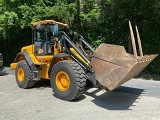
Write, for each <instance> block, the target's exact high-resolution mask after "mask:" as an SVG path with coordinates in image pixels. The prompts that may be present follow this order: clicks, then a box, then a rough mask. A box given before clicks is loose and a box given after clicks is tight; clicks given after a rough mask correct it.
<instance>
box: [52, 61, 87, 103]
mask: <svg viewBox="0 0 160 120" xmlns="http://www.w3.org/2000/svg"><path fill="white" fill-rule="evenodd" d="M59 72H65V73H66V74H67V75H68V77H69V81H70V85H69V87H68V89H67V90H65V91H62V90H60V89H59V88H58V86H57V84H56V81H57V79H56V76H57V75H58V73H59ZM50 83H51V86H52V89H53V92H54V96H55V97H57V98H59V99H62V100H67V101H72V100H75V99H76V98H78V97H80V96H81V95H82V94H83V92H84V91H85V86H86V77H85V73H84V70H83V69H82V68H81V66H80V65H79V64H78V63H76V62H74V61H71V60H64V61H60V62H58V63H57V64H56V65H55V66H54V67H53V68H52V71H51V75H50Z"/></svg>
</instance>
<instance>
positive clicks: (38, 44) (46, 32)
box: [32, 20, 68, 56]
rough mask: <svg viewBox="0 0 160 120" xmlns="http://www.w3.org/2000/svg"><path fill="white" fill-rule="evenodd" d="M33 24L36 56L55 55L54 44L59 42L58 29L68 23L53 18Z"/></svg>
mask: <svg viewBox="0 0 160 120" xmlns="http://www.w3.org/2000/svg"><path fill="white" fill-rule="evenodd" d="M32 25H33V37H32V39H33V40H32V41H33V44H34V54H35V55H36V56H44V55H54V45H55V44H56V43H57V42H58V29H60V28H61V27H67V26H68V25H67V24H63V23H59V22H56V21H53V20H43V21H39V22H36V23H33V24H32Z"/></svg>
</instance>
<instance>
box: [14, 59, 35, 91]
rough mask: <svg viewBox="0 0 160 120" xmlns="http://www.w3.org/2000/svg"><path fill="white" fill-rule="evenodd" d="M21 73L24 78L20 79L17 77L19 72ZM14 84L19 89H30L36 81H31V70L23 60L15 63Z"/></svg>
mask: <svg viewBox="0 0 160 120" xmlns="http://www.w3.org/2000/svg"><path fill="white" fill-rule="evenodd" d="M20 70H21V71H23V74H24V77H23V78H22V79H20V78H19V77H18V74H19V72H20ZM15 76H16V82H17V84H18V87H20V88H24V89H26V88H31V87H33V86H34V85H35V83H36V81H34V80H33V75H32V73H31V69H30V67H29V65H28V64H27V62H26V61H25V60H21V61H19V62H18V63H17V66H16V70H15Z"/></svg>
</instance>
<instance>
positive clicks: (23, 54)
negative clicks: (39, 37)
mask: <svg viewBox="0 0 160 120" xmlns="http://www.w3.org/2000/svg"><path fill="white" fill-rule="evenodd" d="M20 60H26V62H27V63H28V65H29V67H30V68H31V72H32V74H33V80H40V72H39V71H38V70H37V68H36V67H35V65H34V63H33V61H32V59H31V57H30V56H29V54H28V52H26V51H24V52H20V53H18V54H17V56H16V58H15V60H14V62H15V63H18V62H19V61H20Z"/></svg>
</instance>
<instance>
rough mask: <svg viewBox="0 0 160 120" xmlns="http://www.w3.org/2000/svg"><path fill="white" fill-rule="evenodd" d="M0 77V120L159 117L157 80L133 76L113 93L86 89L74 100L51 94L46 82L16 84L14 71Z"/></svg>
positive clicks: (159, 84) (156, 119)
mask: <svg viewBox="0 0 160 120" xmlns="http://www.w3.org/2000/svg"><path fill="white" fill-rule="evenodd" d="M7 73H8V75H5V76H0V96H1V97H0V106H1V107H0V120H51V119H53V120H88V119H90V120H105V119H110V120H160V107H159V106H160V92H159V91H160V82H159V81H152V80H142V79H132V80H130V81H129V82H127V83H125V84H123V86H120V87H119V88H117V89H116V90H114V91H112V92H106V91H104V90H99V89H96V88H87V89H86V91H85V93H84V94H83V95H82V96H81V97H80V98H79V99H78V100H76V101H73V102H67V101H63V100H59V99H57V98H55V97H54V96H53V93H52V89H51V88H50V84H49V81H40V82H38V83H37V84H36V86H35V87H34V88H32V89H20V88H18V87H17V84H16V81H15V77H14V75H13V74H14V72H13V71H10V72H8V71H7Z"/></svg>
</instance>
